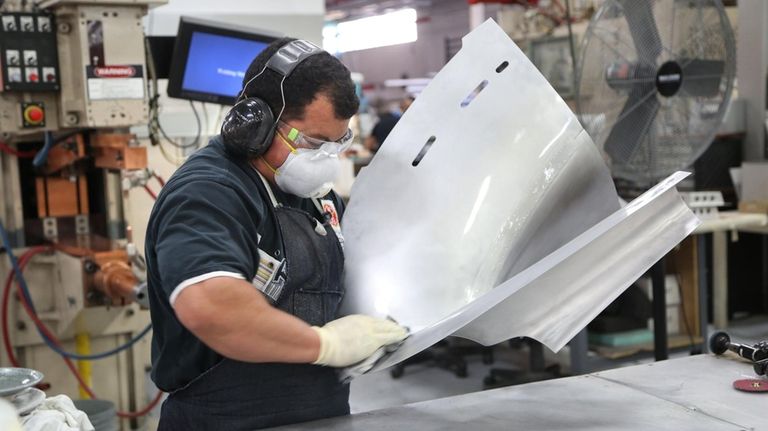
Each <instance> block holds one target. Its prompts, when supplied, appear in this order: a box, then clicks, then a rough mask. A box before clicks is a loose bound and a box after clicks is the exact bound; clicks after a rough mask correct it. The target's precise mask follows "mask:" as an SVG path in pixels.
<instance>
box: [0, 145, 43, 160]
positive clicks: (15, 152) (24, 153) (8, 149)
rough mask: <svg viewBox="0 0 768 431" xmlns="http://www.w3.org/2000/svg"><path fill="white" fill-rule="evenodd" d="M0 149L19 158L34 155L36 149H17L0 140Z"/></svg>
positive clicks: (27, 157)
mask: <svg viewBox="0 0 768 431" xmlns="http://www.w3.org/2000/svg"><path fill="white" fill-rule="evenodd" d="M0 151H2V152H4V153H5V154H10V155H11V156H16V157H18V158H20V159H29V158H32V157H35V154H37V151H19V150H17V149H15V148H12V147H10V146H9V145H8V144H6V143H5V142H0Z"/></svg>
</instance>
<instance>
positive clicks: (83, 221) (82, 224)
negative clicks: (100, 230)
mask: <svg viewBox="0 0 768 431" xmlns="http://www.w3.org/2000/svg"><path fill="white" fill-rule="evenodd" d="M88 222H89V217H88V214H80V215H77V216H75V233H77V234H78V235H88V234H90V233H91V226H90V224H89V223H88Z"/></svg>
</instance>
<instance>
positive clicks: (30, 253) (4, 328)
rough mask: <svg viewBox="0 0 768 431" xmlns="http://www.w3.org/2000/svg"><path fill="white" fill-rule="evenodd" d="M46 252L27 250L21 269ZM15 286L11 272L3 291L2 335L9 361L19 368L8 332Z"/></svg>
mask: <svg viewBox="0 0 768 431" xmlns="http://www.w3.org/2000/svg"><path fill="white" fill-rule="evenodd" d="M44 251H47V249H46V248H45V247H34V248H31V249H29V250H27V251H26V252H25V253H24V254H23V255H22V256H21V258H19V266H20V267H21V268H24V267H25V266H26V264H27V261H29V259H31V258H32V256H34V255H36V254H38V253H42V252H44ZM12 286H13V273H12V272H9V273H8V277H6V280H5V288H4V289H3V299H2V310H1V311H2V334H3V345H4V346H5V352H6V354H7V355H8V360H9V361H10V362H11V365H13V366H14V367H18V366H19V361H18V359H17V358H16V355H15V354H14V352H13V346H12V345H11V336H10V333H9V332H10V331H9V330H8V317H9V316H8V303H9V302H10V296H11V295H10V294H11V287H12Z"/></svg>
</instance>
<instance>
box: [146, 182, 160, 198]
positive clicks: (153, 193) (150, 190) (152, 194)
mask: <svg viewBox="0 0 768 431" xmlns="http://www.w3.org/2000/svg"><path fill="white" fill-rule="evenodd" d="M144 190H146V191H147V193H149V195H150V196H152V199H154V200H157V194H155V192H153V191H152V189H150V188H149V186H148V185H146V184H145V185H144Z"/></svg>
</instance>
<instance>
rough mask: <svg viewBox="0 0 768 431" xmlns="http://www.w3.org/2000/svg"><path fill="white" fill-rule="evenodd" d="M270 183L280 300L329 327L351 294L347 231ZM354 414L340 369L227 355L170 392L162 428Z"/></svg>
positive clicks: (243, 426) (260, 424)
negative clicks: (281, 273) (293, 204)
mask: <svg viewBox="0 0 768 431" xmlns="http://www.w3.org/2000/svg"><path fill="white" fill-rule="evenodd" d="M264 185H265V187H266V188H267V189H266V191H267V192H268V193H269V197H270V200H271V201H272V203H273V208H272V209H273V211H272V213H273V220H274V221H276V222H277V226H278V230H279V233H280V236H281V237H282V244H283V248H284V252H283V253H284V254H285V260H286V263H285V265H286V269H285V274H286V282H285V286H284V288H283V291H282V293H281V295H280V297H279V299H278V300H277V302H276V303H275V306H276V307H278V308H280V309H281V310H283V311H286V312H288V313H290V314H292V315H294V316H296V317H298V318H300V319H302V320H304V321H305V322H307V323H308V324H310V325H315V326H322V325H324V324H325V323H327V322H329V321H331V320H333V319H335V318H336V314H337V311H338V308H339V304H340V302H341V299H342V296H343V294H344V289H343V287H342V271H343V267H344V256H343V252H342V249H341V245H340V243H339V238H338V237H337V236H336V234H335V233H334V230H333V229H332V228H331V226H330V222H329V220H328V218H327V217H326V220H325V221H324V222H323V223H320V222H319V221H318V220H317V219H316V218H315V217H313V216H311V215H310V214H309V213H307V212H305V211H303V210H300V209H295V208H289V207H284V206H281V205H279V204H277V201H276V199H275V198H274V195H273V194H272V191H271V189H270V188H269V185H268V184H267V183H266V182H265V183H264ZM179 354H184V353H183V352H179ZM346 414H349V385H348V384H342V383H340V382H339V378H338V375H337V372H336V370H335V369H334V368H330V367H321V366H317V365H311V364H284V363H258V364H257V363H247V362H240V361H235V360H231V359H227V358H223V359H222V360H221V361H220V362H219V363H217V364H216V365H214V366H213V367H212V368H210V369H209V370H207V371H206V372H205V373H203V374H202V375H200V376H199V377H197V378H196V379H195V380H193V381H192V382H191V383H189V384H188V385H187V386H185V387H184V388H181V389H179V390H177V391H175V392H173V393H171V394H170V395H169V396H168V399H167V400H166V401H165V402H164V403H163V407H162V413H161V417H160V424H159V427H158V431H176V430H179V431H181V430H183V431H190V430H227V431H237V430H253V429H258V428H265V427H272V426H278V425H284V424H291V423H297V422H305V421H310V420H315V419H321V418H326V417H331V416H339V415H346Z"/></svg>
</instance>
